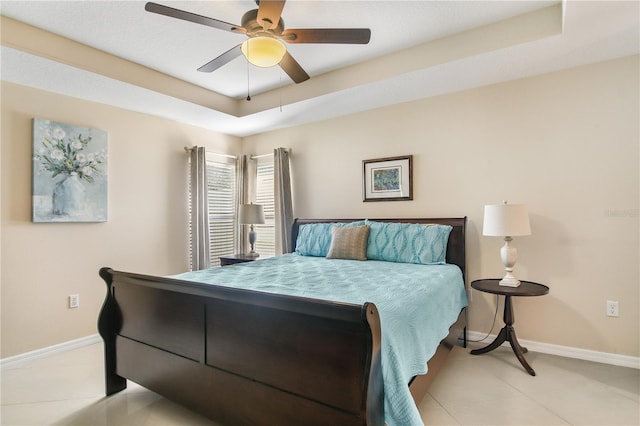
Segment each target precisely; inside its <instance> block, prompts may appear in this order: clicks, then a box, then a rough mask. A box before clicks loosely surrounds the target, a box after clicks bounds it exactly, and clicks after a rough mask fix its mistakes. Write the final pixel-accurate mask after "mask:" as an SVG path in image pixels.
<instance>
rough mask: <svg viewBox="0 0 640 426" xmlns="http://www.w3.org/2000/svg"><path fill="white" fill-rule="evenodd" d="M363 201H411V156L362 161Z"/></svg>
mask: <svg viewBox="0 0 640 426" xmlns="http://www.w3.org/2000/svg"><path fill="white" fill-rule="evenodd" d="M362 173H363V176H362V184H363V201H364V202H369V201H409V200H413V155H404V156H400V157H387V158H375V159H372V160H363V161H362Z"/></svg>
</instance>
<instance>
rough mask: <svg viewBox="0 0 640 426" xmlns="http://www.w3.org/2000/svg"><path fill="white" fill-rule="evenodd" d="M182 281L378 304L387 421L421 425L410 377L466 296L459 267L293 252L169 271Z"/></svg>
mask: <svg viewBox="0 0 640 426" xmlns="http://www.w3.org/2000/svg"><path fill="white" fill-rule="evenodd" d="M174 278H179V279H183V280H189V281H197V282H203V283H211V284H216V285H221V286H229V287H236V288H244V289H252V290H257V291H264V292H270V293H278V294H288V295H294V296H303V297H310V298H316V299H324V300H331V301H336V302H345V303H354V304H363V303H365V302H373V303H375V305H376V306H377V307H378V311H379V315H380V321H381V324H382V375H383V381H384V394H385V407H384V409H385V422H386V424H387V425H388V426H396V425H397V426H399V425H402V426H408V425H421V424H422V421H421V419H420V414H419V413H418V409H417V407H416V405H415V404H414V402H413V399H412V397H411V394H410V392H409V388H408V386H407V385H408V383H409V381H410V380H411V378H412V377H414V376H416V375H419V374H424V373H426V372H427V366H426V362H427V360H429V359H430V358H431V357H432V356H433V354H434V353H435V351H436V349H437V347H438V345H439V343H440V341H441V340H442V339H443V338H444V337H446V336H447V334H448V331H449V327H450V326H451V325H452V324H453V323H454V322H455V321H456V319H457V318H458V315H459V313H460V310H461V309H462V308H463V307H465V306H466V305H467V297H466V292H465V288H464V284H463V279H462V273H461V271H460V268H458V267H457V266H455V265H448V264H447V265H417V264H410V263H393V262H384V261H375V260H367V261H356V260H340V259H326V258H324V257H310V256H300V255H298V254H295V253H291V254H286V255H284V256H278V257H272V258H266V259H261V260H258V261H255V262H250V263H242V264H237V265H233V266H225V267H223V268H211V269H206V270H202V271H194V272H186V273H183V274H179V275H175V276H174Z"/></svg>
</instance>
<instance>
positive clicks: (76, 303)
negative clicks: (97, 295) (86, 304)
mask: <svg viewBox="0 0 640 426" xmlns="http://www.w3.org/2000/svg"><path fill="white" fill-rule="evenodd" d="M78 307H80V295H79V294H72V295H70V296H69V308H78Z"/></svg>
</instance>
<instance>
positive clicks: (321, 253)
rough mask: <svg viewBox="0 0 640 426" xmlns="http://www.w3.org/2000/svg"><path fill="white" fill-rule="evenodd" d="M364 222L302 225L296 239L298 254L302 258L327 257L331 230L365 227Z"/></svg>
mask: <svg viewBox="0 0 640 426" xmlns="http://www.w3.org/2000/svg"><path fill="white" fill-rule="evenodd" d="M364 224H365V221H364V220H360V221H357V222H347V223H342V222H327V223H309V224H306V225H301V226H300V228H299V229H298V238H297V239H296V253H298V254H299V255H301V256H318V257H326V256H327V253H329V247H331V229H333V227H334V226H339V227H346V226H363V225H364Z"/></svg>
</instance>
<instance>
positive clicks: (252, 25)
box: [241, 9, 284, 37]
mask: <svg viewBox="0 0 640 426" xmlns="http://www.w3.org/2000/svg"><path fill="white" fill-rule="evenodd" d="M241 22H242V26H243V27H244V28H245V29H246V30H247V33H246V34H247V36H248V37H280V35H281V34H282V31H284V21H283V20H282V18H280V20H279V21H278V25H276V26H275V28H269V27H270V26H271V25H272V23H271V22H270V21H266V22H265V25H264V26H263V24H262V23H261V22H258V9H253V10H250V11H248V12H247V13H245V14H244V15H242V21H241Z"/></svg>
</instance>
